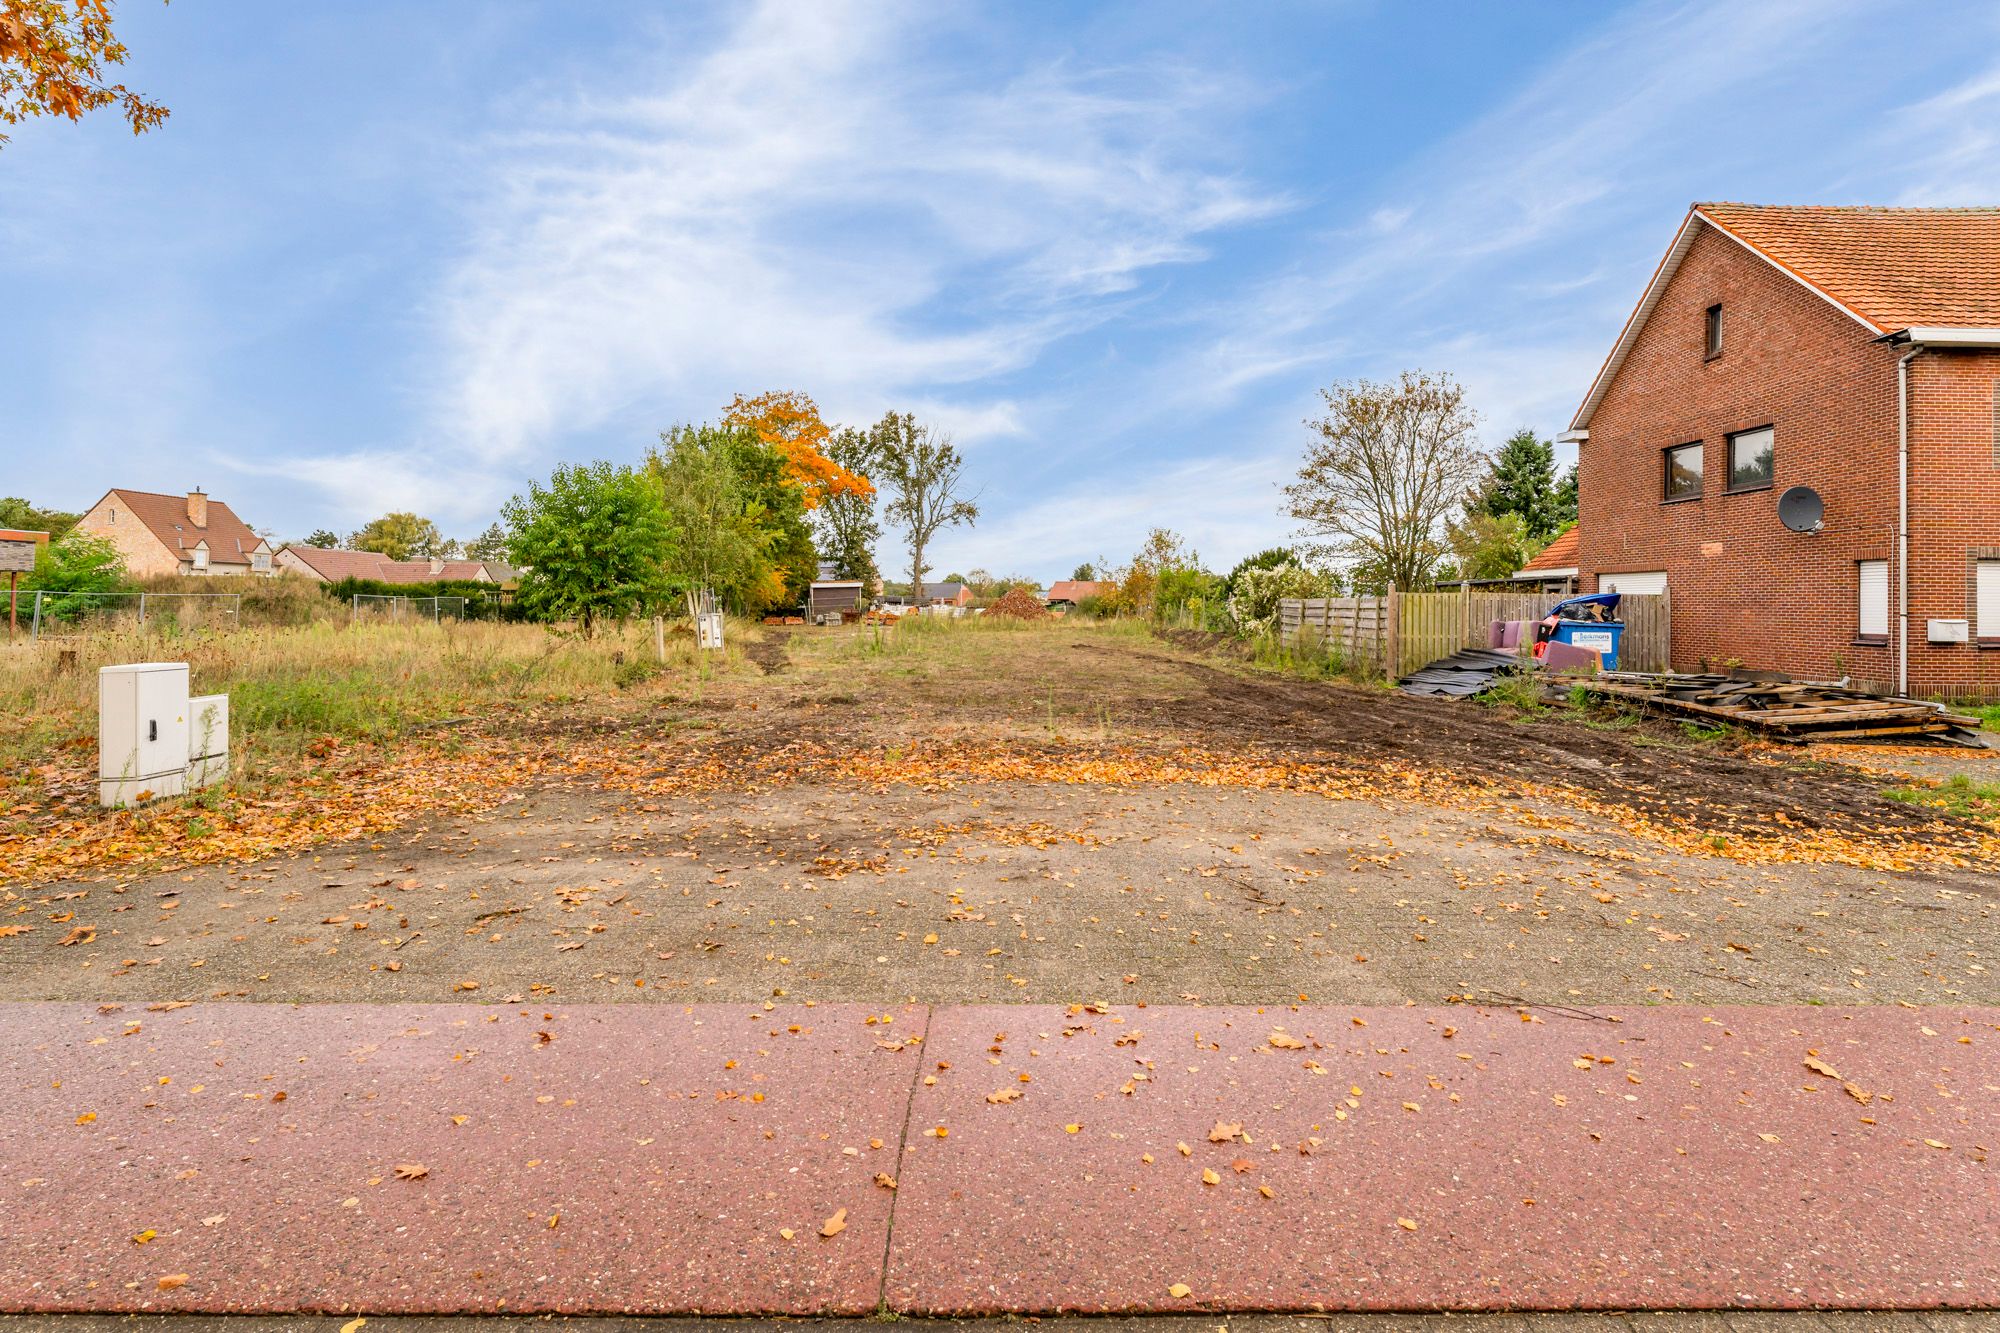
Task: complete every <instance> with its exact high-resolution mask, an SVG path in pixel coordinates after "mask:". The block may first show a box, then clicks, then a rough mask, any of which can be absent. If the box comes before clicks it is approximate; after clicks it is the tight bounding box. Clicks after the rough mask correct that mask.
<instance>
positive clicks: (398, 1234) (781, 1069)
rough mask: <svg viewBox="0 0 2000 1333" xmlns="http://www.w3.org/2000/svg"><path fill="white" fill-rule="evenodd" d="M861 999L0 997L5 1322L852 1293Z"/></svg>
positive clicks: (886, 1078) (677, 1307) (799, 1299)
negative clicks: (83, 1315) (836, 1221)
mask: <svg viewBox="0 0 2000 1333" xmlns="http://www.w3.org/2000/svg"><path fill="white" fill-rule="evenodd" d="M883 1012H884V1011H873V1010H867V1009H863V1008H861V1007H858V1006H852V1005H821V1006H818V1007H815V1008H804V1007H797V1006H793V1007H786V1008H780V1009H776V1010H772V1011H769V1012H764V1011H761V1010H759V1009H757V1008H755V1007H753V1006H749V1005H742V1006H736V1005H706V1006H698V1007H696V1008H695V1009H694V1010H692V1011H690V1010H688V1009H685V1008H682V1007H680V1006H674V1005H665V1004H645V1005H641V1004H630V1005H601V1006H581V1007H578V1006H562V1007H556V1006H549V1007H546V1008H545V1007H542V1006H532V1007H525V1008H524V1007H523V1006H520V1005H508V1006H494V1007H486V1006H479V1005H456V1006H454V1005H438V1006H410V1005H393V1006H391V1005H383V1006H361V1005H322V1006H312V1007H302V1008H291V1007H285V1006H277V1005H210V1004H201V1005H196V1006H193V1007H190V1008H185V1009H179V1010H175V1011H172V1012H165V1013H154V1012H147V1011H146V1010H145V1009H143V1008H141V1007H139V1006H136V1005H135V1006H129V1007H126V1008H124V1009H118V1010H116V1011H113V1012H99V1011H98V1010H97V1008H96V1007H95V1006H79V1005H61V1004H32V1005H30V1004H14V1005H0V1049H4V1050H5V1051H6V1052H7V1056H8V1059H7V1064H6V1067H5V1069H4V1071H0V1108H4V1110H0V1117H4V1119H0V1309H5V1310H10V1311H110V1310H121V1311H124V1310H204V1311H248V1312H289V1311H332V1312H339V1311H346V1310H350V1309H365V1310H367V1311H370V1312H377V1311H379V1312H384V1313H423V1312H447V1311H451V1312H461V1311H462V1312H493V1311H500V1310H507V1311H514V1312H522V1313H526V1312H531V1311H559V1312H624V1311H633V1312H659V1311H675V1312H685V1311H702V1312H711V1313H731V1314H735V1313H742V1314H749V1313H772V1312H784V1311H796V1312H829V1313H833V1312H838V1313H847V1314H854V1313H864V1312H867V1311H870V1310H873V1309H874V1308H875V1307H876V1302H877V1297H878V1294H879V1290H880V1282H881V1272H882V1260H883V1252H884V1246H885V1242H886V1239H887V1232H888V1223H889V1213H890V1203H891V1195H890V1193H889V1191H887V1190H885V1189H883V1188H881V1187H879V1186H877V1185H876V1184H874V1183H873V1179H872V1178H873V1176H874V1174H875V1173H876V1172H877V1171H880V1170H892V1171H893V1169H894V1166H893V1163H894V1159H895V1156H896V1144H897V1141H898V1138H899V1136H900V1134H901V1131H902V1128H903V1117H904V1111H905V1108H906V1106H907V1102H908V1097H909V1089H910V1086H911V1083H912V1081H913V1079H914V1077H915V1075H916V1069H915V1063H916V1062H917V1061H918V1060H920V1059H922V1058H923V1057H922V1055H921V1053H920V1049H919V1048H918V1047H916V1046H915V1045H912V1046H910V1047H908V1048H907V1049H903V1050H900V1051H889V1050H885V1049H882V1047H881V1046H879V1045H878V1042H882V1041H884V1040H889V1041H894V1040H895V1039H897V1038H902V1037H912V1036H920V1035H921V1033H922V1030H923V1020H924V1015H923V1011H922V1010H921V1009H902V1010H894V1011H887V1012H889V1013H891V1014H893V1019H894V1021H893V1022H891V1023H889V1024H888V1025H887V1026H886V1027H885V1026H882V1025H879V1024H877V1025H869V1024H867V1023H865V1022H864V1019H865V1018H866V1017H867V1016H868V1015H869V1014H871V1013H875V1014H877V1015H878V1016H879V1015H881V1014H882V1013H883ZM544 1034H546V1036H545V1035H544ZM732 1062H733V1064H732ZM458 1117H463V1118H464V1119H463V1121H462V1123H461V1122H460V1121H459V1119H458ZM871 1139H879V1140H881V1141H882V1142H883V1144H884V1147H883V1148H881V1149H871V1148H870V1146H869V1144H870V1140H871ZM850 1149H851V1150H853V1151H852V1152H851V1153H850V1152H849V1151H848V1150H850ZM399 1164H416V1165H421V1166H423V1167H425V1168H427V1174H425V1175H424V1176H423V1177H422V1178H421V1179H415V1180H405V1179H398V1178H397V1176H396V1171H395V1168H396V1167H397V1166H398V1165H399ZM839 1208H845V1209H846V1210H847V1217H846V1221H847V1226H846V1229H845V1231H843V1232H841V1233H840V1234H838V1235H836V1236H834V1237H833V1238H832V1239H823V1238H822V1237H821V1236H820V1235H819V1234H818V1231H819V1228H820V1226H821V1224H822V1223H823V1221H824V1220H825V1219H826V1218H828V1217H829V1216H831V1215H832V1214H833V1212H834V1211H835V1210H836V1209H839ZM552 1220H553V1221H554V1223H555V1224H554V1225H553V1226H551V1221H552ZM781 1228H790V1229H792V1230H793V1231H794V1232H795V1235H794V1238H793V1239H791V1240H786V1239H784V1238H783V1237H782V1236H781V1235H780V1229H781ZM140 1238H144V1243H138V1241H139V1239H140ZM181 1274H185V1275H186V1281H185V1283H184V1284H183V1285H179V1286H175V1285H173V1283H172V1279H173V1278H175V1277H176V1276H177V1275H181ZM163 1278H166V1279H169V1282H168V1286H167V1288H166V1289H162V1286H161V1279H163Z"/></svg>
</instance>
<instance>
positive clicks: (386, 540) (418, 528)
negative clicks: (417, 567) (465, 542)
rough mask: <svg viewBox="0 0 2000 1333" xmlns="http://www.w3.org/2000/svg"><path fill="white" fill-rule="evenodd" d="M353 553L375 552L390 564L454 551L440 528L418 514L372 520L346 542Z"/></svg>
mask: <svg viewBox="0 0 2000 1333" xmlns="http://www.w3.org/2000/svg"><path fill="white" fill-rule="evenodd" d="M347 544H348V546H349V548H350V549H352V550H356V551H374V552H375V553H377V554H378V555H385V556H387V557H389V559H391V560H426V559H430V558H431V557H433V556H439V557H441V556H444V555H447V554H449V553H450V551H451V550H452V549H453V547H452V545H451V543H449V542H447V541H446V540H445V537H444V534H443V533H442V532H439V531H438V525H437V524H435V523H433V522H431V521H430V520H429V519H427V518H424V517H423V516H422V515H419V514H411V513H407V512H399V513H394V514H384V515H382V517H380V518H378V519H373V520H371V521H370V522H369V523H368V524H367V526H365V527H363V528H362V529H361V531H359V532H357V533H355V534H354V535H353V536H352V537H349V538H348V539H347Z"/></svg>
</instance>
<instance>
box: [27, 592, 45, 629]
mask: <svg viewBox="0 0 2000 1333" xmlns="http://www.w3.org/2000/svg"><path fill="white" fill-rule="evenodd" d="M28 637H29V638H31V639H39V638H41V637H42V595H41V594H40V593H39V592H38V593H36V594H35V624H34V628H32V629H30V630H29V631H28Z"/></svg>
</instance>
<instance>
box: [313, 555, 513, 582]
mask: <svg viewBox="0 0 2000 1333" xmlns="http://www.w3.org/2000/svg"><path fill="white" fill-rule="evenodd" d="M286 549H287V550H288V551H289V552H290V553H291V554H292V555H293V556H294V557H295V558H297V559H298V560H300V561H302V562H304V563H305V564H306V565H307V566H308V567H310V568H311V569H312V571H313V572H314V573H315V574H318V575H319V576H320V577H321V578H323V579H325V580H326V581H327V582H328V583H338V582H340V581H341V580H342V579H375V580H377V581H378V582H381V583H442V582H447V581H451V582H458V581H464V580H479V579H488V580H491V581H492V582H494V583H506V582H508V581H509V580H511V579H512V578H513V577H514V571H513V570H512V569H510V568H508V567H507V566H506V565H504V564H502V563H500V562H499V561H497V560H439V561H431V560H391V559H390V558H389V557H387V556H385V555H382V554H381V553H379V552H376V551H342V550H336V549H334V548H332V547H326V546H291V547H287V548H286Z"/></svg>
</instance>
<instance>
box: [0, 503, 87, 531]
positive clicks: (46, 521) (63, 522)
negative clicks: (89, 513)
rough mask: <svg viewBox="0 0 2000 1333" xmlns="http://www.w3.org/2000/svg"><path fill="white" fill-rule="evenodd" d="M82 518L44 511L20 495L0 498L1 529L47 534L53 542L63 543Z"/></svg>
mask: <svg viewBox="0 0 2000 1333" xmlns="http://www.w3.org/2000/svg"><path fill="white" fill-rule="evenodd" d="M82 517H83V515H81V514H71V513H66V512H65V511H63V510H60V509H43V508H42V507H41V506H39V505H34V504H30V503H29V502H28V501H26V500H23V499H22V498H21V497H20V496H18V495H8V496H0V528H15V529H20V530H25V531H28V532H46V533H48V534H49V540H50V541H52V542H55V541H61V540H62V539H63V536H64V535H65V534H66V533H68V532H69V530H70V529H71V528H73V527H75V526H76V525H77V521H78V520H79V519H81V518H82Z"/></svg>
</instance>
